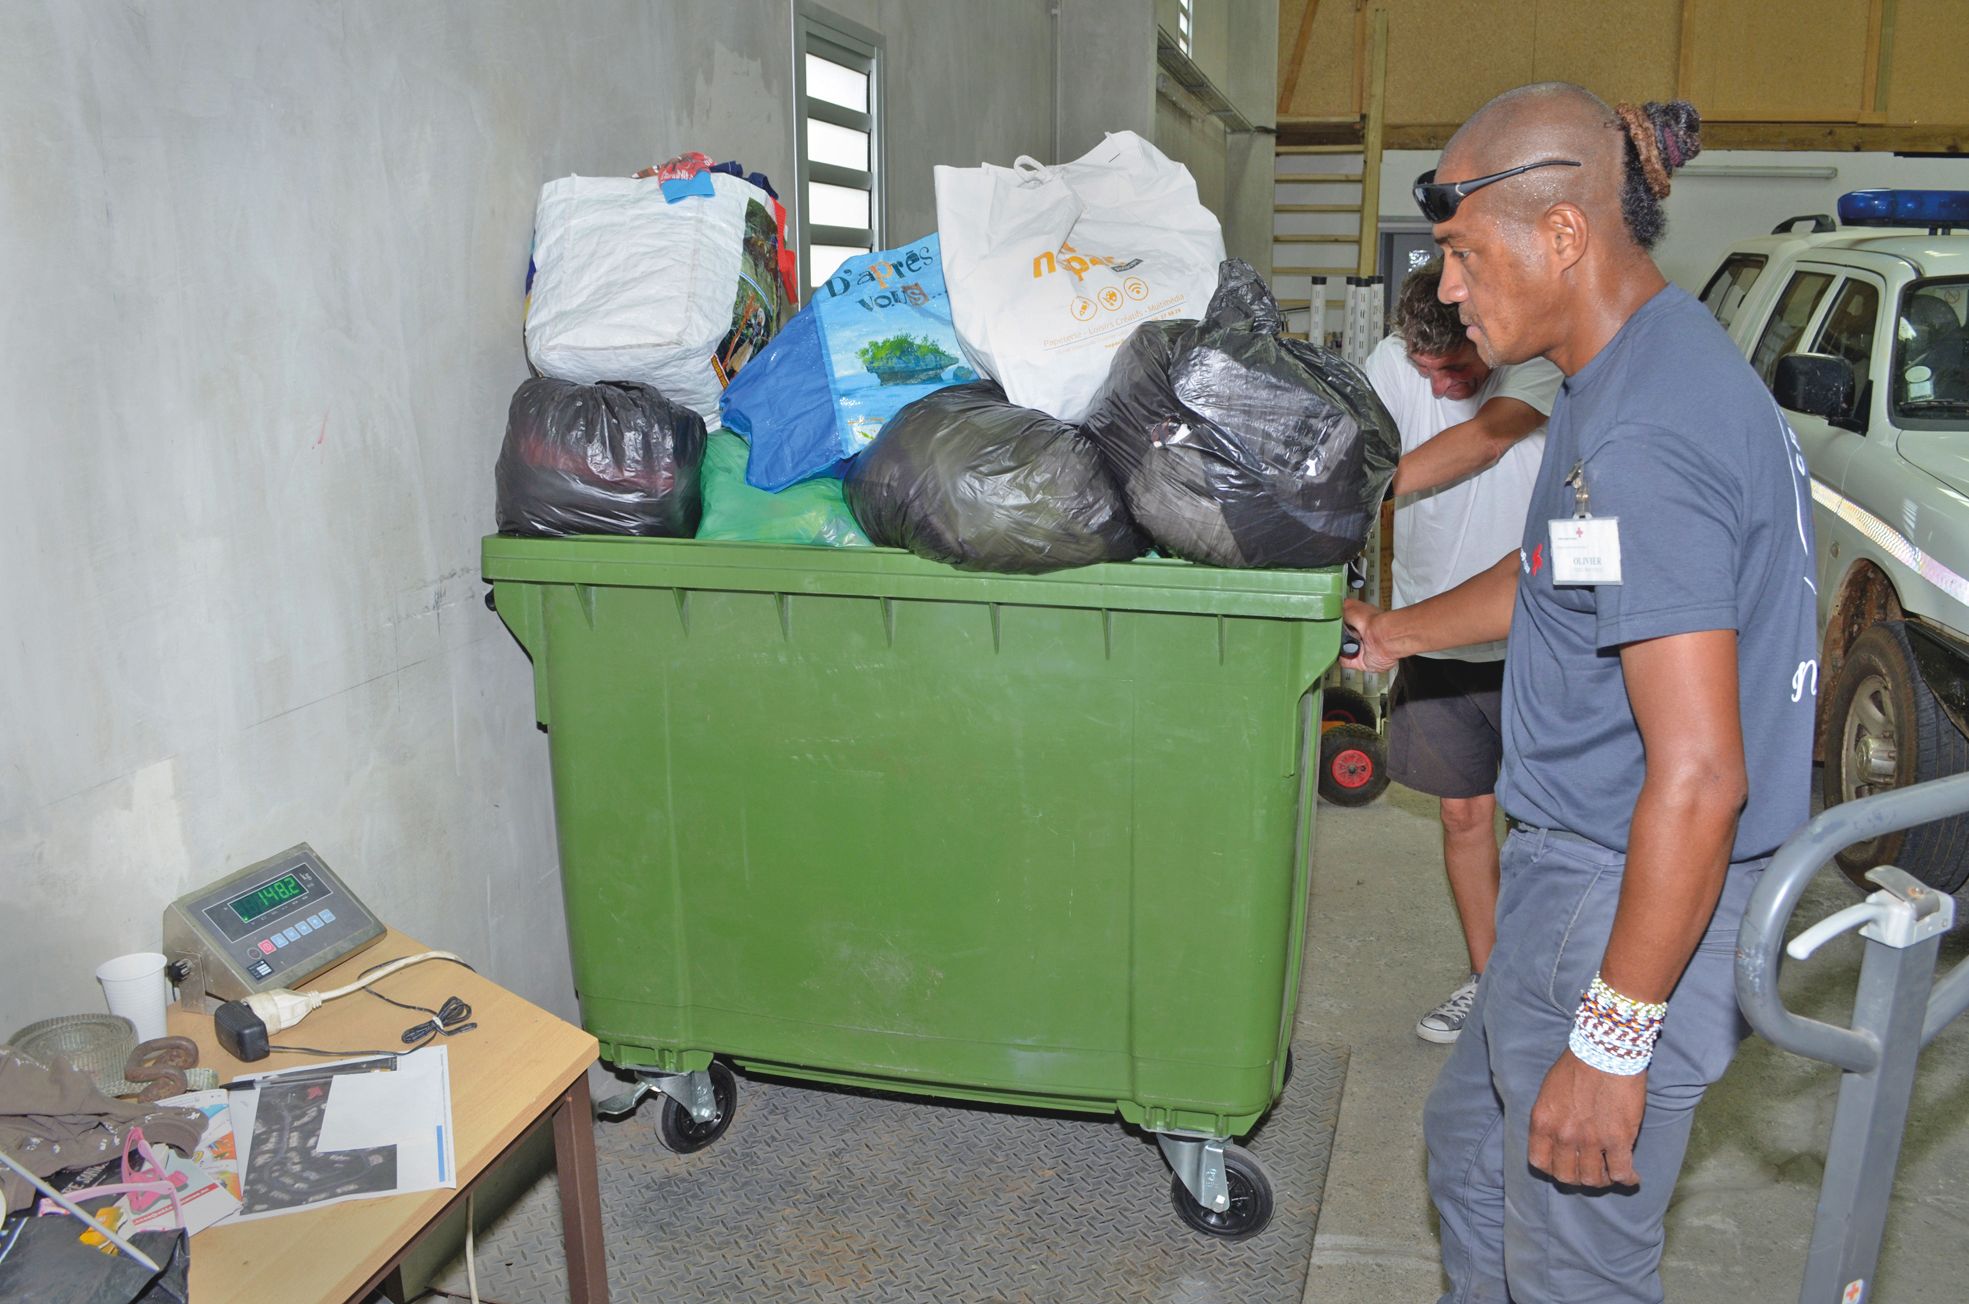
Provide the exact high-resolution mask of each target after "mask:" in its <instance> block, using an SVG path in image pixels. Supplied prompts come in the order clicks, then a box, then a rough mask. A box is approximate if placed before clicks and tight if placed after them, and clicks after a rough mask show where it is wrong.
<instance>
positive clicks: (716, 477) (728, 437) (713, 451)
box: [697, 430, 871, 548]
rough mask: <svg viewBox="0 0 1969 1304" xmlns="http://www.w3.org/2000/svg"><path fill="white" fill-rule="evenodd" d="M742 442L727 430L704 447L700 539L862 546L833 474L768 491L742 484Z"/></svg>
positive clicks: (745, 452) (864, 538) (747, 451)
mask: <svg viewBox="0 0 1969 1304" xmlns="http://www.w3.org/2000/svg"><path fill="white" fill-rule="evenodd" d="M750 455H751V449H750V448H749V447H747V445H746V442H745V441H744V440H743V439H740V438H739V437H738V436H737V435H734V434H732V433H731V432H730V431H728V430H721V431H718V432H717V433H716V434H714V435H712V436H711V439H710V442H709V443H708V444H707V445H706V446H705V450H704V469H703V472H702V473H701V475H700V481H701V483H702V484H703V487H704V519H703V521H702V522H700V523H699V525H698V527H697V537H698V538H700V539H721V540H727V541H737V542H747V543H807V544H819V545H822V546H824V547H829V548H867V547H870V546H871V545H870V543H869V541H868V536H867V535H866V534H864V533H862V528H861V526H860V525H858V524H856V523H855V518H854V513H852V512H850V511H849V510H848V501H847V499H846V498H844V497H842V495H841V482H840V481H839V480H836V479H835V478H834V477H833V476H822V477H821V478H820V479H818V480H803V481H801V482H800V483H799V484H796V485H793V486H791V487H789V488H786V489H782V490H780V491H779V492H778V493H767V492H766V491H765V490H764V489H754V488H753V487H752V486H751V485H749V484H747V483H745V462H746V459H747V458H748V457H749V456H750Z"/></svg>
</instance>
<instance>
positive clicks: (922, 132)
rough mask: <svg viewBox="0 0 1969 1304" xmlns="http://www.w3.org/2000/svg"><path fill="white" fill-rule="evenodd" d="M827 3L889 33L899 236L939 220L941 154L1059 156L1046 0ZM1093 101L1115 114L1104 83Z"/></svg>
mask: <svg viewBox="0 0 1969 1304" xmlns="http://www.w3.org/2000/svg"><path fill="white" fill-rule="evenodd" d="M824 7H825V8H826V9H828V10H830V11H831V12H833V13H836V14H839V15H840V16H841V17H843V18H846V19H849V20H850V21H852V22H856V23H859V24H861V25H862V26H863V27H867V28H870V29H872V30H875V31H878V32H880V33H882V36H883V47H884V57H885V58H886V59H887V60H888V67H889V75H888V79H887V82H886V88H887V98H888V104H887V108H886V110H885V112H886V122H887V129H888V145H887V148H886V149H885V150H884V156H883V158H884V163H885V165H886V166H887V168H888V180H887V182H886V196H885V198H886V202H887V214H886V217H887V235H888V240H889V243H890V244H901V243H904V242H905V241H909V240H915V239H918V238H919V237H921V236H924V235H927V234H929V233H930V232H931V231H934V230H936V227H937V203H936V189H935V186H934V184H933V181H932V172H931V169H932V168H934V167H935V166H936V165H937V164H939V163H949V164H956V165H960V166H967V167H968V166H971V165H974V164H977V163H981V162H990V163H1000V164H1009V163H1011V162H1012V160H1013V159H1015V158H1017V157H1018V156H1019V155H1021V154H1030V155H1032V156H1033V157H1034V158H1037V159H1039V160H1041V161H1042V162H1051V161H1053V160H1052V159H1051V157H1050V156H1051V155H1052V152H1053V148H1054V144H1055V141H1054V95H1055V93H1056V86H1055V84H1054V70H1053V17H1052V13H1051V6H1050V5H1049V4H1047V3H1045V0H965V2H964V3H962V4H924V3H922V0H825V4H824ZM1154 55H1155V51H1154V50H1153V49H1151V50H1150V51H1149V57H1150V58H1151V59H1153V58H1154ZM1083 111H1084V112H1086V113H1088V114H1089V115H1091V116H1092V117H1094V118H1096V119H1098V118H1101V117H1104V116H1108V113H1107V108H1106V105H1105V102H1104V101H1103V100H1102V99H1100V98H1099V97H1098V88H1097V90H1096V93H1095V94H1094V95H1090V97H1089V98H1088V99H1087V100H1086V102H1085V103H1084V105H1083ZM1108 130H1110V131H1113V130H1119V128H1116V127H1109V128H1108ZM1094 139H1095V141H1097V142H1098V141H1099V139H1100V136H1099V135H1098V134H1096V135H1095V137H1094ZM791 175H792V174H791V170H790V169H789V170H788V177H789V179H790V178H791Z"/></svg>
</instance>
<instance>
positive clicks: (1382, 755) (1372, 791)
mask: <svg viewBox="0 0 1969 1304" xmlns="http://www.w3.org/2000/svg"><path fill="white" fill-rule="evenodd" d="M1387 786H1388V752H1387V746H1386V744H1385V743H1384V742H1383V741H1382V738H1381V735H1380V734H1378V733H1376V732H1375V731H1374V730H1373V729H1370V728H1368V727H1367V726H1366V725H1363V724H1336V725H1329V726H1328V727H1327V729H1326V731H1325V732H1324V733H1322V734H1321V735H1320V772H1319V794H1320V796H1321V797H1323V798H1325V799H1326V800H1327V801H1330V802H1332V803H1333V804H1334V805H1335V806H1365V805H1367V804H1368V803H1369V802H1371V801H1373V800H1374V799H1375V798H1376V797H1379V796H1380V795H1381V793H1382V792H1383V790H1385V789H1386V788H1387Z"/></svg>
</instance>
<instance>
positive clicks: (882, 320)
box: [722, 235, 977, 491]
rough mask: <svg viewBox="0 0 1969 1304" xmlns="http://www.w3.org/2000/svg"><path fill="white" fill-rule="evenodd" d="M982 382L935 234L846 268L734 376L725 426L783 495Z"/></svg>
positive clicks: (834, 470) (758, 483) (839, 468)
mask: <svg viewBox="0 0 1969 1304" xmlns="http://www.w3.org/2000/svg"><path fill="white" fill-rule="evenodd" d="M976 379H977V373H976V372H974V371H972V370H971V368H970V367H969V366H968V365H967V364H966V363H965V361H964V356H963V352H962V350H960V349H959V348H958V345H957V332H956V331H955V330H953V329H952V327H951V324H950V300H949V297H948V296H947V295H946V294H945V293H944V283H943V263H942V258H941V254H940V251H939V248H938V244H937V237H936V236H934V235H930V236H925V237H924V238H923V239H921V240H918V241H915V242H914V243H912V244H907V245H903V246H901V247H900V248H896V249H885V250H882V251H880V252H877V253H872V254H864V255H862V256H861V257H859V258H850V259H849V260H848V261H847V262H845V263H842V264H841V267H840V269H839V270H838V271H836V272H835V273H834V275H833V276H831V277H829V278H828V279H827V283H826V284H824V285H821V286H818V287H816V288H815V290H814V292H813V295H812V297H811V298H810V299H809V301H808V303H807V306H806V307H804V308H802V309H801V310H800V311H799V313H798V314H796V315H795V316H794V318H793V320H791V321H789V322H788V323H786V325H785V326H783V327H782V328H781V329H780V332H779V334H778V335H776V336H774V337H773V340H772V342H771V343H770V344H768V345H767V346H766V347H765V349H764V350H763V351H762V352H761V353H759V354H758V356H756V357H754V358H753V359H752V360H751V361H750V362H748V363H747V364H746V366H745V369H744V370H743V371H741V372H739V373H738V375H736V376H735V377H733V378H732V382H731V384H730V385H728V386H726V388H725V393H724V398H723V400H722V407H723V414H724V420H725V425H726V426H727V427H729V428H730V429H732V430H735V431H737V432H738V433H739V434H741V435H744V436H745V437H746V439H747V440H749V441H750V443H751V445H752V457H751V461H750V462H749V463H748V464H747V466H746V471H745V480H746V483H747V484H750V485H752V486H753V487H755V488H758V489H770V490H775V491H777V490H780V489H784V488H786V487H787V486H788V485H792V484H797V483H799V482H800V481H802V480H809V479H812V478H813V477H815V476H818V475H837V476H838V475H840V474H841V473H842V472H843V471H844V470H845V468H846V464H847V462H848V461H849V459H851V458H853V457H854V455H855V454H857V453H859V452H860V451H861V450H862V449H864V448H866V447H868V446H869V445H870V444H871V443H873V442H875V436H876V435H877V434H879V433H881V430H882V424H883V422H885V421H887V420H888V419H889V418H890V417H891V416H894V415H895V414H896V413H897V412H899V411H901V410H902V409H903V408H904V407H906V406H907V405H908V404H910V403H912V402H914V401H915V400H917V399H919V398H922V397H923V396H924V395H925V394H929V393H932V392H934V391H936V390H939V389H942V388H943V387H944V386H946V385H955V384H960V383H962V382H964V381H969V380H976Z"/></svg>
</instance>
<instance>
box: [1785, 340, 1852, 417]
mask: <svg viewBox="0 0 1969 1304" xmlns="http://www.w3.org/2000/svg"><path fill="white" fill-rule="evenodd" d="M1853 388H1854V385H1853V364H1852V363H1850V362H1848V361H1846V359H1844V358H1835V357H1833V356H1832V355H1831V354H1829V353H1788V354H1786V355H1785V356H1784V357H1782V358H1779V359H1778V371H1777V377H1776V379H1775V380H1774V381H1773V382H1772V384H1771V394H1772V396H1773V397H1775V398H1776V399H1777V401H1778V406H1779V407H1781V408H1784V409H1786V410H1787V411H1791V412H1803V413H1805V414H1806V415H1807V416H1814V417H1819V418H1821V419H1822V420H1825V421H1827V422H1830V423H1832V424H1833V425H1837V426H1842V427H1844V428H1846V429H1849V430H1850V429H1852V428H1853Z"/></svg>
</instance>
